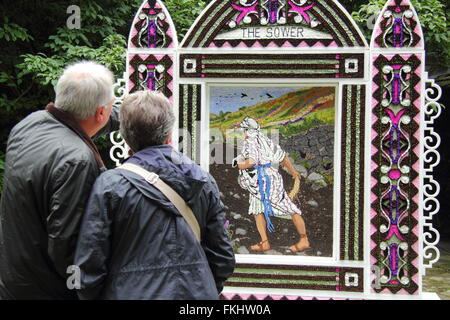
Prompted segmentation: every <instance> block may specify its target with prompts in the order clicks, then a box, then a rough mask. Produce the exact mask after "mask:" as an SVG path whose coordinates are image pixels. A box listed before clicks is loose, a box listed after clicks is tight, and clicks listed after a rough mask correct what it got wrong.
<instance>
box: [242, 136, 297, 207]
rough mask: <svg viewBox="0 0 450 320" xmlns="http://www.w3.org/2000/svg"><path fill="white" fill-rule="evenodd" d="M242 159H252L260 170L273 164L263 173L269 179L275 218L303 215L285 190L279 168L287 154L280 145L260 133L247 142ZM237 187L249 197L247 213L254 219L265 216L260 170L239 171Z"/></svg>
mask: <svg viewBox="0 0 450 320" xmlns="http://www.w3.org/2000/svg"><path fill="white" fill-rule="evenodd" d="M241 156H242V157H243V158H245V159H252V160H253V161H254V162H255V163H256V165H257V166H259V165H265V164H269V163H270V164H271V166H270V167H267V168H263V169H262V170H264V171H265V173H266V174H267V176H268V177H269V179H270V203H271V205H272V210H273V213H274V214H275V215H292V214H301V210H300V209H299V208H298V207H297V206H296V205H295V204H294V203H293V202H292V200H291V199H290V198H289V196H288V194H287V192H286V190H285V189H284V185H283V177H282V176H281V175H280V173H279V172H278V169H277V168H276V167H278V164H279V163H280V162H282V161H283V159H284V157H285V156H286V152H284V151H283V150H282V149H281V147H280V146H279V145H277V144H274V143H273V141H272V140H270V139H269V138H268V137H267V136H265V135H264V134H263V133H260V132H259V133H258V134H257V135H256V136H255V137H247V138H246V139H245V140H244V143H243V146H242V154H241ZM275 166H276V167H275ZM267 182H268V181H267V179H263V183H264V186H263V190H266V184H267ZM238 183H239V185H240V186H241V188H243V189H245V190H247V191H248V192H249V193H250V196H249V203H250V206H249V209H248V213H249V214H251V215H256V214H259V213H264V205H263V202H262V201H261V193H260V188H259V183H258V170H257V169H255V168H252V169H248V170H239V178H238Z"/></svg>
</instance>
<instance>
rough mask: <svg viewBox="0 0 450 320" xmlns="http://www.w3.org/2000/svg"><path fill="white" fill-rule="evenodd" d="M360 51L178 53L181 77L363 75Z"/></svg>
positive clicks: (350, 76)
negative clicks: (328, 52)
mask: <svg viewBox="0 0 450 320" xmlns="http://www.w3.org/2000/svg"><path fill="white" fill-rule="evenodd" d="M364 66H365V57H364V54H361V53H355V54H182V55H180V77H181V78H202V79H203V78H239V79H242V78H308V79H311V78H314V79H315V78H317V79H319V78H328V79H340V78H346V79H357V78H363V77H364Z"/></svg>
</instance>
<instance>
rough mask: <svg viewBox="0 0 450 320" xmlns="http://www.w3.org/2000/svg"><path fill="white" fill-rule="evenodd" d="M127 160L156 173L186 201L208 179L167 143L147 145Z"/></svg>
mask: <svg viewBox="0 0 450 320" xmlns="http://www.w3.org/2000/svg"><path fill="white" fill-rule="evenodd" d="M127 162H129V163H132V164H136V165H139V166H141V167H143V168H144V169H146V170H148V171H151V172H155V173H156V174H158V175H159V177H160V178H161V179H162V180H163V181H164V182H166V183H167V184H168V185H169V186H170V187H172V188H173V189H174V190H175V191H176V192H177V193H178V194H179V195H180V196H181V197H182V198H183V199H184V200H185V201H186V202H191V201H193V200H194V199H195V198H197V197H198V196H199V194H200V191H201V189H202V188H203V185H204V184H205V183H206V182H207V179H208V178H207V175H206V174H205V172H204V171H203V170H201V169H200V167H199V166H198V165H197V164H195V163H194V162H192V160H191V159H189V158H188V157H186V156H184V155H183V154H182V153H180V152H179V151H177V150H175V149H174V148H172V147H171V146H169V145H160V146H152V147H148V148H146V149H144V150H141V151H139V152H137V153H135V154H134V155H133V156H132V157H131V158H130V159H128V160H127Z"/></svg>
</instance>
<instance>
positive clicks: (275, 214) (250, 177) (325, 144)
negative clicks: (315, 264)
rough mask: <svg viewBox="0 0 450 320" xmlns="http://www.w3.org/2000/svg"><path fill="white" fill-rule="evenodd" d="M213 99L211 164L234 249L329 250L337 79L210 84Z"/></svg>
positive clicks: (289, 252) (321, 252)
mask: <svg viewBox="0 0 450 320" xmlns="http://www.w3.org/2000/svg"><path fill="white" fill-rule="evenodd" d="M209 104H210V120H209V121H210V140H211V145H210V157H211V159H210V167H209V170H210V173H211V174H212V175H213V176H214V178H215V179H216V181H217V183H218V186H219V189H220V190H221V197H222V201H223V203H224V205H225V206H226V212H227V219H228V222H227V227H228V231H229V234H230V237H231V239H232V241H233V245H234V248H235V252H236V253H238V254H268V255H306V256H320V257H331V256H332V253H333V252H332V251H333V201H334V200H333V199H334V197H333V185H334V145H335V143H334V137H335V118H336V117H335V109H336V108H335V105H336V87H332V86H287V85H284V86H283V85H279V86H268V85H261V86H237V85H234V86H223V85H221V86H211V87H210V92H209ZM246 159H251V160H250V161H253V162H250V165H249V168H247V169H244V170H242V169H240V168H239V166H238V165H237V163H238V162H242V161H245V160H246ZM301 220H303V222H302V221H301ZM302 227H303V230H304V229H306V235H307V239H308V241H309V248H307V249H305V250H302V249H303V248H304V247H306V246H308V245H304V243H300V239H301V236H300V235H302V234H303V233H304V231H302ZM266 238H268V241H264V239H266ZM262 242H264V243H262Z"/></svg>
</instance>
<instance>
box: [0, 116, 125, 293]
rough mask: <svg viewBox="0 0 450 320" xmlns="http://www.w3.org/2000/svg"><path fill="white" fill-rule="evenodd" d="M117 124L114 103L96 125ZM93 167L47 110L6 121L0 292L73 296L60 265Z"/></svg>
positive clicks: (69, 257) (69, 258) (69, 259)
mask: <svg viewBox="0 0 450 320" xmlns="http://www.w3.org/2000/svg"><path fill="white" fill-rule="evenodd" d="M118 125H119V122H118V110H117V109H116V108H115V109H114V110H113V112H112V114H111V119H110V121H109V123H108V125H107V126H106V127H105V128H104V129H103V130H102V132H101V133H102V134H103V133H107V132H110V131H112V130H117V129H118ZM99 174H100V168H99V167H98V164H97V162H96V160H95V157H94V154H93V152H92V151H91V150H90V149H89V148H88V146H87V145H86V144H85V143H84V142H83V141H82V140H81V138H80V137H79V136H78V135H77V134H76V133H75V132H74V131H72V130H71V129H69V128H68V127H66V126H65V125H64V124H62V123H61V122H59V121H58V120H56V119H55V118H54V117H53V116H52V115H51V114H50V113H49V112H48V111H38V112H35V113H32V114H31V115H29V116H28V117H26V118H25V119H24V120H22V121H21V122H20V123H19V124H17V125H16V126H15V127H14V128H13V130H12V131H11V133H10V136H9V139H8V146H7V151H6V161H5V177H4V186H3V194H2V196H1V202H0V299H76V298H77V295H76V292H75V291H73V290H69V289H68V288H67V286H66V278H67V277H68V276H69V274H68V273H66V271H67V268H68V266H70V265H72V264H73V257H74V253H75V245H76V241H77V238H78V232H79V226H80V221H81V217H82V215H83V213H84V210H85V205H86V202H87V200H88V197H89V194H90V191H91V188H92V185H93V184H94V182H95V179H96V178H97V176H98V175H99Z"/></svg>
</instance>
